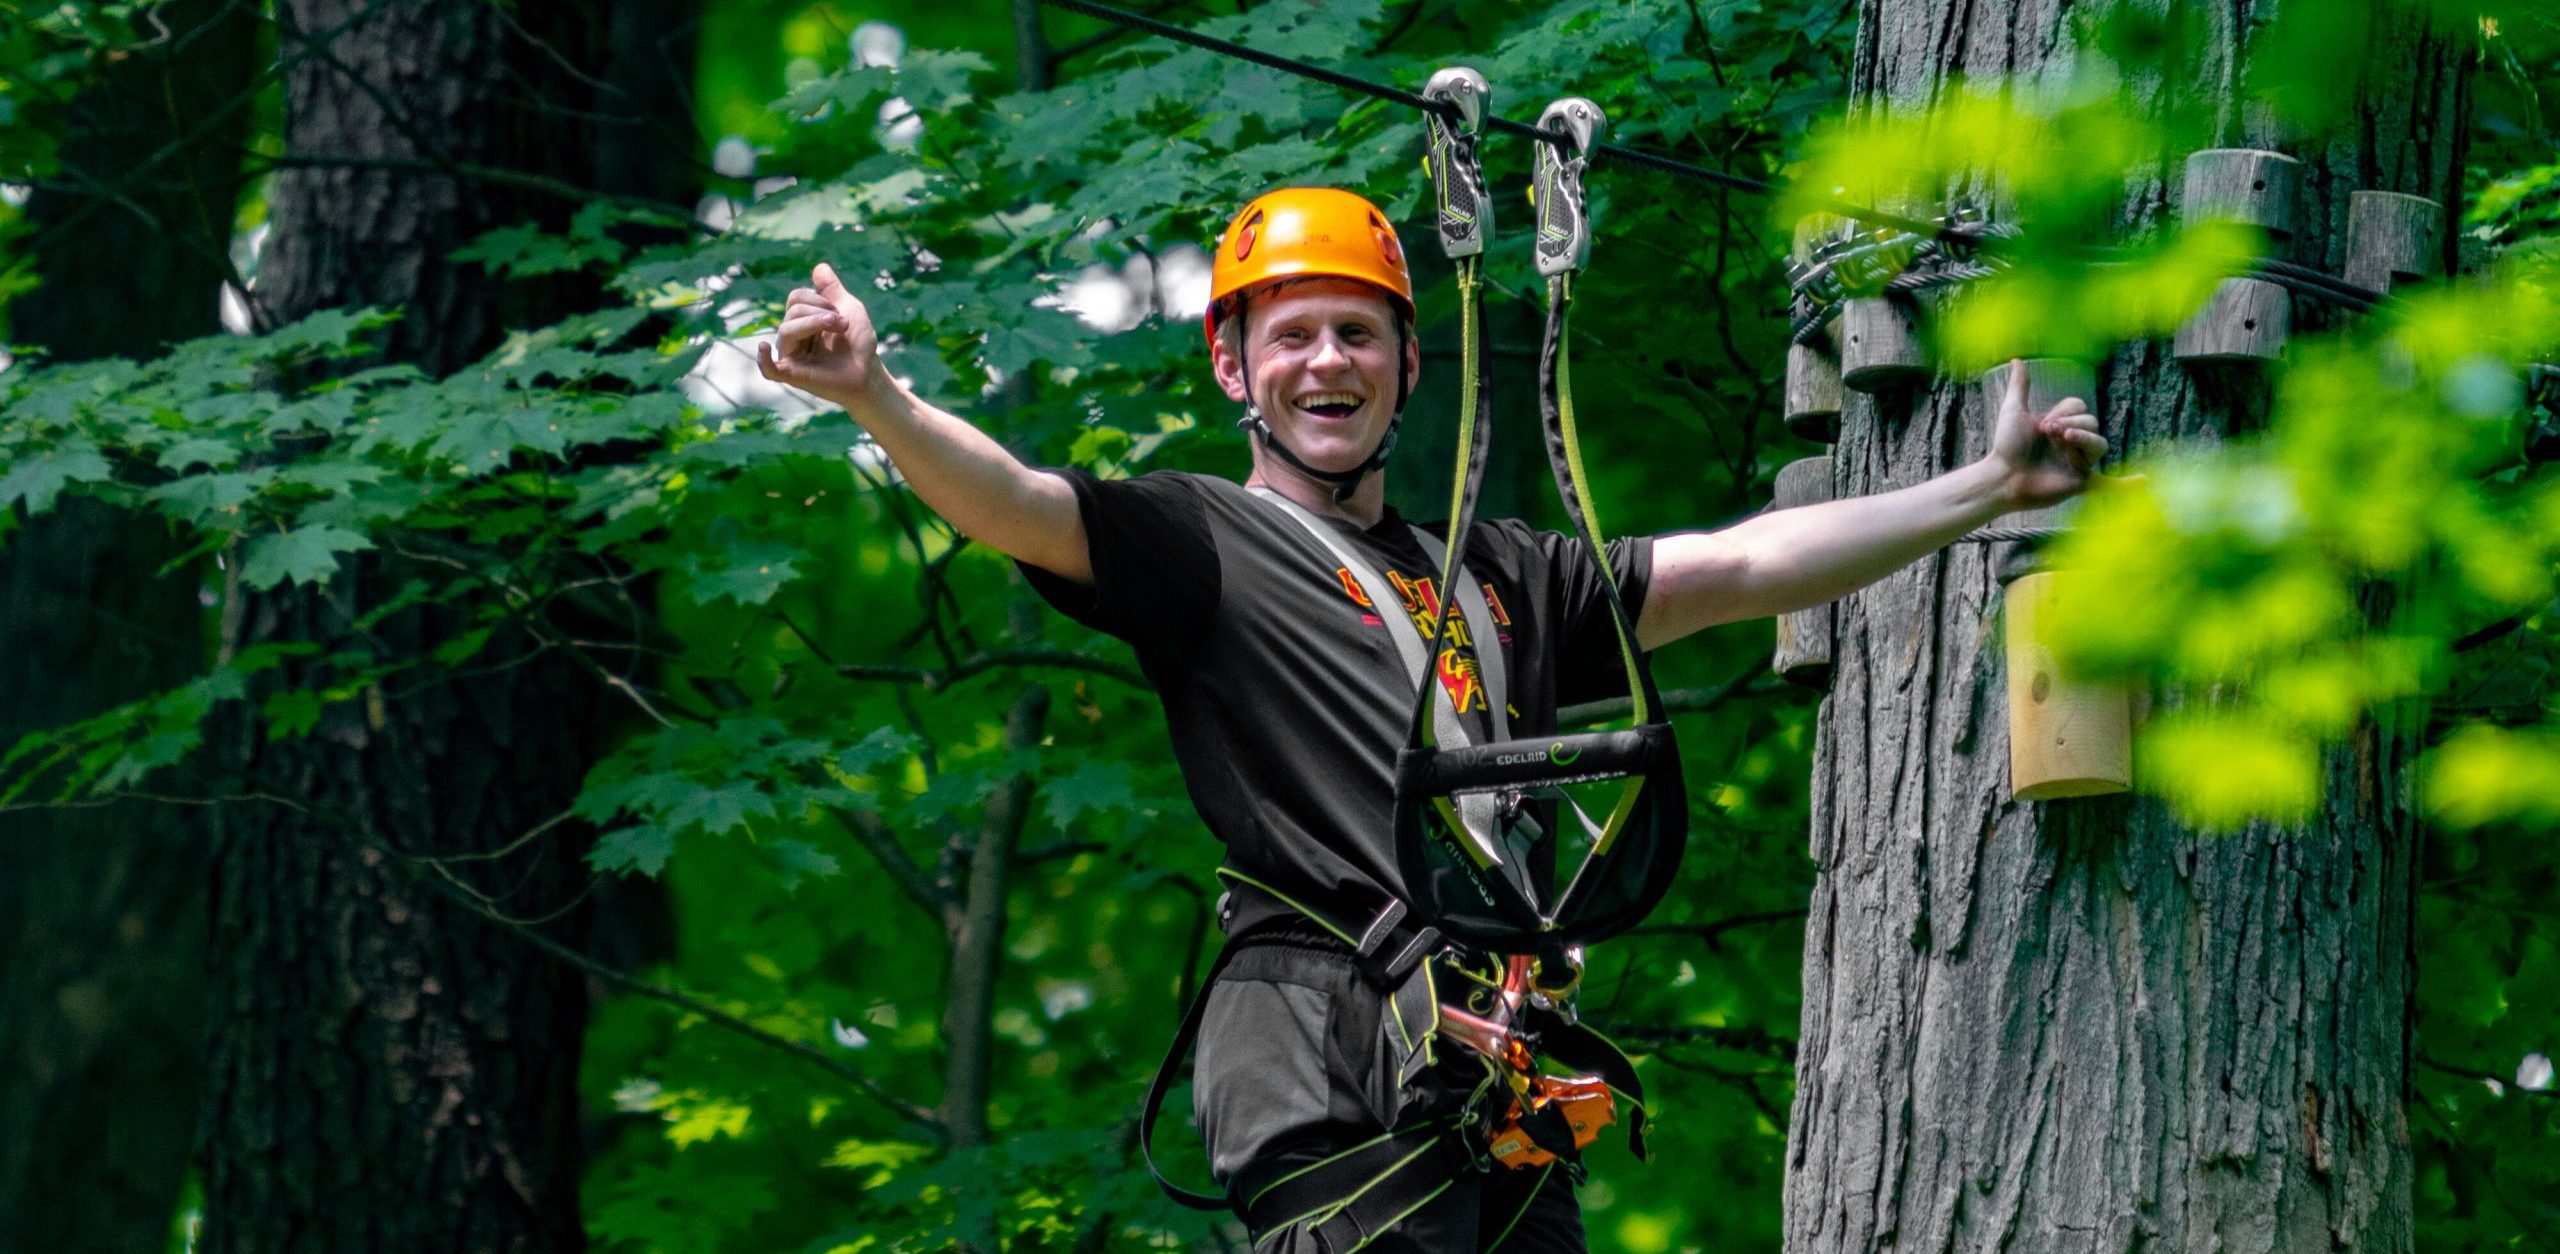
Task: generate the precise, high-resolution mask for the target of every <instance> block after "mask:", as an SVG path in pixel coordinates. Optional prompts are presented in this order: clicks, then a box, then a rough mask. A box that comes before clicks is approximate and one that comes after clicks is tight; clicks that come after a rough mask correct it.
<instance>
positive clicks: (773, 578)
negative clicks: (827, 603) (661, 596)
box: [685, 540, 807, 605]
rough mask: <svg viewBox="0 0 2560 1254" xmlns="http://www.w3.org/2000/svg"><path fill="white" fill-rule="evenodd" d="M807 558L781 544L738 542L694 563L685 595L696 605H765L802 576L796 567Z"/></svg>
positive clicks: (768, 541)
mask: <svg viewBox="0 0 2560 1254" xmlns="http://www.w3.org/2000/svg"><path fill="white" fill-rule="evenodd" d="M805 556H807V554H805V553H803V552H802V551H801V549H800V547H799V546H798V545H795V544H790V543H787V542H785V541H781V540H741V541H737V542H736V543H733V544H730V545H728V546H727V547H725V548H721V549H718V550H715V551H713V552H710V553H705V554H702V555H700V556H699V557H697V558H695V559H694V562H693V565H692V568H691V569H690V570H689V571H688V572H687V574H688V576H689V578H688V579H687V581H686V583H685V595H686V596H687V597H688V598H690V599H691V600H692V601H693V603H694V604H696V605H708V604H710V603H711V602H712V601H715V600H720V599H724V598H725V599H727V600H731V601H735V602H737V603H738V604H740V605H762V604H764V603H765V602H767V601H770V600H772V599H773V594H774V592H775V591H776V590H778V589H780V588H781V587H782V585H784V584H786V583H789V582H791V580H792V579H793V578H794V577H795V576H797V575H798V574H799V570H798V567H797V565H796V564H797V563H798V562H799V560H800V559H801V558H803V557H805Z"/></svg>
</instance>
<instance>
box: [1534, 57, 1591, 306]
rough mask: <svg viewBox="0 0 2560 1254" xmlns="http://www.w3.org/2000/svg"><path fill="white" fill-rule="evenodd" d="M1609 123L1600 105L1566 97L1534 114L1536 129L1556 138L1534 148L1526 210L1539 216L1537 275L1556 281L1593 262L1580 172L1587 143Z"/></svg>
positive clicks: (1586, 161)
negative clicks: (1534, 154) (1536, 118)
mask: <svg viewBox="0 0 2560 1254" xmlns="http://www.w3.org/2000/svg"><path fill="white" fill-rule="evenodd" d="M1608 124H1609V118H1608V115H1607V114H1604V113H1602V112H1601V111H1600V106H1598V105H1596V104H1593V103H1591V102H1590V101H1589V100H1586V99H1583V98H1582V97H1580V96H1567V97H1565V98H1564V99H1562V100H1558V101H1556V102H1555V103H1554V104H1551V105H1548V106H1547V108H1546V112H1544V113H1541V114H1539V115H1538V129H1539V130H1540V131H1542V132H1545V133H1547V134H1550V135H1553V136H1555V139H1553V140H1545V141H1541V142H1540V143H1539V144H1538V151H1537V155H1536V158H1535V160H1534V162H1533V164H1532V166H1531V170H1530V176H1529V206H1530V208H1532V209H1534V210H1536V211H1537V214H1538V245H1537V247H1538V273H1540V274H1543V275H1545V276H1547V277H1548V278H1551V279H1552V278H1555V277H1558V276H1560V275H1567V274H1571V273H1573V272H1574V271H1576V270H1579V269H1581V268H1582V267H1583V264H1584V263H1585V262H1588V261H1589V260H1591V216H1590V214H1589V213H1588V212H1587V211H1586V209H1585V207H1584V205H1583V201H1582V171H1583V169H1584V167H1586V166H1588V165H1589V164H1590V162H1591V145H1592V144H1594V143H1596V142H1598V140H1599V136H1600V131H1601V129H1602V128H1603V127H1606V126H1607V125H1608Z"/></svg>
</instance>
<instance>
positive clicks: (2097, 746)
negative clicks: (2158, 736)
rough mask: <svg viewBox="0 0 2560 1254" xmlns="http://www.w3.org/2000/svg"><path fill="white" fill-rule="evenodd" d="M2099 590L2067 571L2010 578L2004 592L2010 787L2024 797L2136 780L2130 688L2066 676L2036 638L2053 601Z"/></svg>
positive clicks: (2116, 787)
mask: <svg viewBox="0 0 2560 1254" xmlns="http://www.w3.org/2000/svg"><path fill="white" fill-rule="evenodd" d="M2095 595H2101V590H2099V589H2095V588H2091V587H2088V586H2087V585H2086V584H2084V583H2082V582H2080V581H2079V580H2078V579H2077V578H2075V577H2074V576H2073V575H2072V573H2071V572H2068V571H2050V570H2047V571H2037V572H2035V573H2033V574H2030V575H2026V576H2024V577H2021V578H2019V579H2016V580H2013V581H2011V582H2010V584H2009V586H2008V588H2007V593H2006V597H2005V600H2004V607H2005V608H2004V611H2003V615H2004V619H2005V621H2006V624H2007V632H2008V656H2009V791H2010V793H2011V795H2013V796H2015V797H2016V798H2017V799H2018V800H2020V801H2054V800H2058V799H2061V798H2065V797H2095V796H2102V795H2104V794H2107V793H2117V792H2124V791H2125V790H2127V789H2129V788H2131V787H2132V786H2133V726H2132V723H2133V708H2132V702H2131V701H2130V700H2128V699H2127V697H2126V695H2125V690H2124V689H2123V688H2122V687H2120V686H2118V685H2115V684H2097V683H2090V682H2087V681H2085V680H2070V679H2064V678H2063V677H2062V674H2061V671H2060V669H2059V668H2058V667H2057V666H2056V665H2055V663H2054V657H2053V650H2052V649H2051V648H2049V647H2047V646H2046V645H2045V643H2044V642H2043V641H2042V640H2040V639H2038V638H2037V632H2038V630H2039V627H2040V624H2041V622H2042V621H2043V620H2044V619H2045V618H2046V617H2047V616H2048V615H2049V614H2050V613H2051V612H2052V609H2053V607H2054V605H2055V604H2056V603H2057V602H2058V601H2060V600H2062V599H2064V598H2071V597H2082V596H2095Z"/></svg>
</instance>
